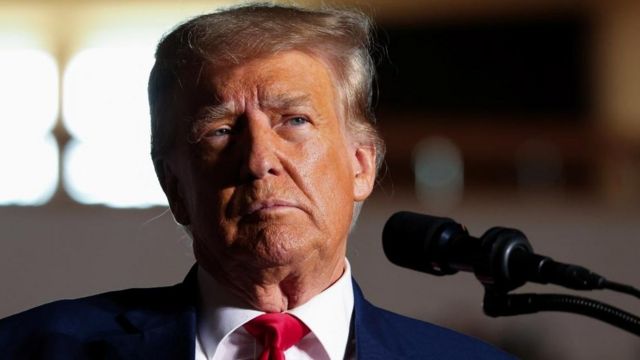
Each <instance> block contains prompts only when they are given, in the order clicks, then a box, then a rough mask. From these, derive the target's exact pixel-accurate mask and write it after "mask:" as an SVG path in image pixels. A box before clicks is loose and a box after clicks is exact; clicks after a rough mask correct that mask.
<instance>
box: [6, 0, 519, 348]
mask: <svg viewBox="0 0 640 360" xmlns="http://www.w3.org/2000/svg"><path fill="white" fill-rule="evenodd" d="M369 33H370V24H369V21H368V19H367V18H366V17H365V16H363V15H361V14H358V13H355V12H349V11H338V10H324V11H309V10H304V9H299V8H293V7H278V6H270V5H249V6H243V7H238V8H233V9H230V10H227V11H222V12H219V13H215V14H209V15H203V16H200V17H197V18H195V19H193V20H190V21H188V22H186V23H185V24H182V25H181V26H179V27H178V28H176V29H175V30H174V31H173V32H171V33H170V34H168V35H167V36H166V37H165V38H164V39H163V40H162V41H161V43H160V44H159V46H158V49H157V52H156V64H155V66H154V68H153V71H152V73H151V77H150V81H149V99H150V106H151V118H152V158H153V161H154V165H155V168H156V172H157V174H158V179H159V181H160V184H161V185H162V188H163V189H164V191H165V193H166V195H167V198H168V200H169V204H170V207H171V211H172V213H173V215H174V217H175V219H176V221H177V222H178V223H180V224H181V225H182V226H184V228H185V230H186V231H187V232H188V233H189V234H190V236H191V237H192V238H193V244H194V252H195V257H196V260H197V265H196V266H194V268H193V269H192V271H191V272H190V274H189V275H188V276H187V278H186V280H185V282H184V283H182V284H179V285H176V286H174V287H169V288H156V289H130V290H124V291H119V292H113V293H107V294H101V295H96V296H93V297H89V298H85V299H79V300H71V301H62V302H56V303H53V304H49V305H44V306H42V307H39V308H36V309H33V310H30V311H28V312H26V313H23V314H19V315H16V316H13V317H11V318H8V319H5V320H3V321H2V323H0V354H3V356H9V358H54V359H55V358H63V359H67V358H123V359H131V358H136V359H137V358H143V359H147V358H148V359H164V358H166V359H253V358H258V357H260V358H261V359H267V358H268V359H281V358H283V356H286V357H287V358H289V359H355V358H358V359H436V358H439V359H469V358H486V359H489V358H491V359H494V358H508V356H507V355H506V354H504V353H502V352H500V351H499V350H496V349H493V348H491V347H490V346H488V345H486V344H483V343H481V342H479V341H477V340H473V339H470V338H468V337H466V336H463V335H460V334H457V333H454V332H452V331H449V330H445V329H441V328H438V327H436V326H434V325H430V324H427V323H423V322H419V321H416V320H412V319H408V318H405V317H402V316H399V315H396V314H392V313H390V312H387V311H384V310H381V309H378V308H376V307H374V306H373V305H371V304H369V303H368V302H367V301H366V300H364V298H363V297H362V294H361V292H360V290H359V289H358V287H357V285H355V283H353V282H352V280H351V276H350V269H349V264H348V262H347V260H346V259H345V253H346V242H347V237H348V233H349V230H350V228H351V227H352V225H353V223H354V222H355V219H356V217H357V214H358V209H359V207H360V204H361V203H362V202H363V201H364V200H365V199H366V198H367V197H368V196H369V194H370V193H371V191H372V189H373V185H374V182H375V176H376V171H377V167H378V165H379V164H380V161H381V159H382V154H383V143H382V141H381V140H380V138H379V136H378V135H377V133H376V130H375V128H374V126H373V122H374V118H373V114H372V111H371V78H372V74H373V65H372V61H371V59H370V56H369V52H368V47H369V45H370V40H369ZM265 314H266V315H265Z"/></svg>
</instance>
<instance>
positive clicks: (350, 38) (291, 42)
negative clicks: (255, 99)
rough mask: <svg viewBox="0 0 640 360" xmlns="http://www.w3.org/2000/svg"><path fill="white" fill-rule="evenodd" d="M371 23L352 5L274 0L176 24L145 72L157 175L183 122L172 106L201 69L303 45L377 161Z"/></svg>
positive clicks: (379, 159)
mask: <svg viewBox="0 0 640 360" xmlns="http://www.w3.org/2000/svg"><path fill="white" fill-rule="evenodd" d="M371 27H372V25H371V21H370V20H369V18H368V17H367V16H366V15H364V14H362V13H360V12H357V11H354V10H338V9H321V10H309V9H303V8H298V7H293V6H282V5H273V4H250V5H243V6H239V7H233V8H229V9H225V10H222V11H219V12H215V13H211V14H206V15H202V16H198V17H195V18H193V19H191V20H189V21H187V22H185V23H183V24H181V25H179V26H178V27H177V28H175V29H174V30H173V31H171V32H170V33H169V34H167V35H166V36H165V37H164V38H163V39H162V40H161V41H160V43H159V45H158V48H157V50H156V62H155V65H154V67H153V70H152V71H151V76H150V79H149V105H150V108H151V157H152V159H153V162H154V166H155V168H156V172H157V174H158V177H159V178H160V181H161V182H162V181H163V174H162V168H163V167H162V159H163V157H164V156H166V155H167V154H168V152H169V151H171V148H172V147H173V145H174V141H175V136H176V134H177V133H178V132H177V131H176V130H177V126H178V124H179V123H180V122H182V121H188V120H186V119H184V118H179V117H180V114H176V111H175V109H172V107H175V106H176V104H179V102H180V100H181V99H182V100H184V99H183V98H184V96H189V95H188V92H187V90H186V88H187V87H190V86H193V85H194V84H193V82H197V81H198V78H199V74H200V72H202V71H203V69H204V68H205V67H208V66H213V67H217V66H229V65H238V64H242V63H244V62H247V61H249V60H253V59H256V58H260V57H264V56H269V55H272V54H276V53H279V52H283V51H288V50H297V51H302V52H305V53H307V54H309V55H311V56H314V57H316V58H318V59H320V60H322V61H323V62H324V63H325V64H326V65H327V66H328V68H329V70H330V72H331V74H332V76H333V78H334V79H333V80H334V83H335V86H336V89H337V92H338V95H339V97H340V101H341V105H342V109H339V113H340V114H341V117H342V118H343V121H345V124H346V127H347V130H348V131H349V132H350V134H351V135H352V137H353V138H354V139H355V140H356V141H358V142H359V143H368V144H372V145H374V146H375V147H376V162H377V164H376V165H377V166H378V167H379V165H380V164H381V162H382V158H383V156H384V143H383V141H382V139H381V138H380V136H379V135H378V132H377V130H376V128H375V117H374V114H373V111H372V104H371V102H372V100H371V99H372V82H373V77H374V73H375V68H374V64H373V61H372V59H371V55H370V50H371V47H372V45H373V43H372V40H371V32H372V30H371ZM185 93H186V94H185Z"/></svg>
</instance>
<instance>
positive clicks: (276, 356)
mask: <svg viewBox="0 0 640 360" xmlns="http://www.w3.org/2000/svg"><path fill="white" fill-rule="evenodd" d="M244 328H245V329H246V330H247V331H248V332H249V334H251V335H253V336H254V337H255V338H256V339H258V341H260V342H261V343H262V346H263V347H262V354H260V360H284V352H285V350H287V349H288V348H290V347H292V346H293V345H295V344H297V343H298V342H299V341H300V340H301V339H302V338H303V337H304V336H305V335H307V334H308V333H309V328H308V327H307V326H306V325H305V324H304V323H303V322H302V321H300V320H298V318H296V317H294V316H293V315H290V314H286V313H271V314H264V315H260V316H258V317H256V318H255V319H253V320H251V321H249V322H247V323H246V324H244Z"/></svg>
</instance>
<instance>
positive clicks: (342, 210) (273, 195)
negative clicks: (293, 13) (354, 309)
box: [162, 51, 375, 312]
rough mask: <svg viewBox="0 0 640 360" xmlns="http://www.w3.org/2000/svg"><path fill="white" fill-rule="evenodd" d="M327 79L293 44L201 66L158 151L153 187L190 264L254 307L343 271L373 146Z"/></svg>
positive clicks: (281, 306)
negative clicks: (184, 125) (160, 159)
mask: <svg viewBox="0 0 640 360" xmlns="http://www.w3.org/2000/svg"><path fill="white" fill-rule="evenodd" d="M334 84H335V82H334V81H333V78H332V76H331V73H330V70H329V69H328V67H327V66H326V65H325V63H324V62H322V61H321V60H319V59H317V58H315V57H312V56H309V55H307V54H305V53H302V52H298V51H288V52H282V53H279V54H276V55H271V56H268V57H264V58H259V59H255V60H253V61H250V62H246V63H243V64H241V65H237V66H232V67H225V68H216V69H210V68H209V69H206V71H204V72H203V74H202V77H201V79H200V82H199V85H198V90H197V94H195V96H194V98H195V99H196V100H193V103H194V104H193V105H190V106H191V107H192V109H190V113H191V114H192V115H193V116H194V119H195V120H194V121H193V122H192V124H191V125H190V128H189V129H183V133H182V135H178V137H179V139H178V144H177V146H176V149H174V151H173V152H172V154H170V155H169V157H168V159H167V160H166V161H165V165H164V167H165V169H164V170H165V174H166V175H165V179H164V181H163V182H162V183H163V188H164V189H165V192H166V194H167V197H168V198H169V202H170V206H171V209H172V212H173V214H174V216H175V218H176V220H177V221H178V222H180V223H181V224H183V225H188V226H189V228H190V230H191V232H192V235H193V238H194V251H195V256H196V259H197V261H198V263H199V264H200V265H201V266H203V267H204V268H205V269H206V270H207V271H208V272H209V273H210V274H212V275H213V276H214V277H215V278H216V279H217V280H218V281H219V282H220V283H222V284H223V285H225V286H228V287H229V288H230V289H231V290H232V291H233V292H235V293H236V294H237V295H239V296H240V297H241V298H242V299H244V300H245V301H246V302H247V303H248V304H249V305H250V306H252V307H253V308H256V309H259V310H262V311H267V312H278V311H284V310H286V309H290V308H293V307H295V306H298V305H301V304H303V303H304V302H306V301H308V300H309V299H310V298H311V297H313V296H314V295H316V294H318V293H320V292H321V291H323V290H324V289H326V288H327V287H329V286H330V285H331V284H332V283H333V282H335V281H336V280H337V279H338V278H339V277H340V276H341V274H342V273H343V271H344V256H345V252H346V242H347V236H348V232H349V226H350V223H351V218H352V211H353V206H354V202H356V201H363V200H364V199H366V198H367V196H368V195H369V194H370V193H371V190H372V188H373V183H374V178H375V148H374V147H373V145H371V144H369V143H367V142H366V141H363V140H362V139H358V136H356V135H355V134H348V133H347V130H346V127H345V124H344V121H343V120H342V119H341V117H342V115H341V109H342V108H341V107H340V106H338V105H339V104H340V102H339V101H340V99H339V98H338V94H337V92H336V91H335V89H334ZM187 139H188V141H187Z"/></svg>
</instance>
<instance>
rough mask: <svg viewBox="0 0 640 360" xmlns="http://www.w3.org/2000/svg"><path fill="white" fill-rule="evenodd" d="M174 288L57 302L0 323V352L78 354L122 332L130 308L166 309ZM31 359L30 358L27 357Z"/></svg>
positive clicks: (107, 294) (114, 293)
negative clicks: (90, 344)
mask: <svg viewBox="0 0 640 360" xmlns="http://www.w3.org/2000/svg"><path fill="white" fill-rule="evenodd" d="M174 288H175V287H163V288H150V289H127V290H120V291H114V292H108V293H104V294H98V295H93V296H89V297H85V298H80V299H73V300H60V301H55V302H52V303H48V304H45V305H41V306H38V307H36V308H33V309H30V310H27V311H24V312H22V313H19V314H16V315H13V316H9V317H7V318H5V319H1V320H0V352H1V353H3V354H23V355H24V354H32V357H38V356H40V355H37V354H39V352H42V351H47V352H48V353H51V352H52V351H57V350H64V352H65V353H69V352H72V353H73V351H74V348H77V349H76V350H77V351H80V350H81V348H82V346H83V344H85V343H86V342H88V341H91V340H92V339H94V338H98V337H100V336H104V335H108V334H114V333H118V332H122V331H123V322H122V319H121V318H120V317H119V315H120V314H123V313H126V312H127V311H130V310H131V309H136V308H141V307H143V306H144V307H146V308H149V307H151V308H154V307H155V308H162V307H168V306H169V304H170V302H171V299H172V298H174V297H175V296H177V295H175V292H176V291H175V289H174ZM30 357H31V355H30Z"/></svg>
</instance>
